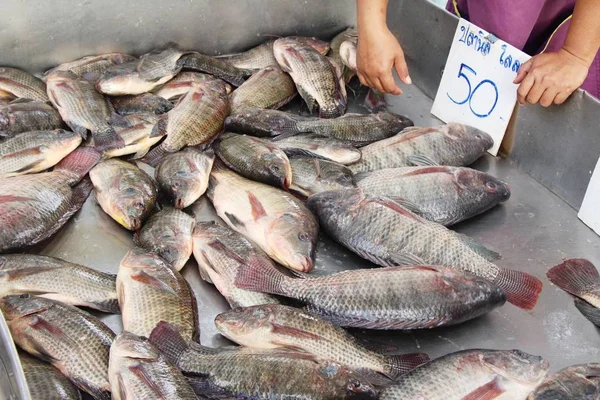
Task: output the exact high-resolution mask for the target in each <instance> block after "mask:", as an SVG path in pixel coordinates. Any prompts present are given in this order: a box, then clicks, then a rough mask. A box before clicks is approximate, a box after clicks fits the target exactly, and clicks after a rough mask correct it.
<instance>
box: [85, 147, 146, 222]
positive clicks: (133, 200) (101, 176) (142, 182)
mask: <svg viewBox="0 0 600 400" xmlns="http://www.w3.org/2000/svg"><path fill="white" fill-rule="evenodd" d="M90 178H91V180H92V184H93V185H94V189H95V190H96V200H97V201H98V204H100V207H102V210H104V212H105V213H106V214H108V215H109V216H110V217H111V218H112V219H114V220H115V221H117V222H118V223H119V224H120V225H121V226H123V227H124V228H126V229H129V230H131V231H135V230H137V229H140V227H141V226H142V223H143V222H144V220H145V219H146V217H148V215H149V214H150V212H151V211H152V209H153V208H154V203H155V202H156V197H157V193H158V190H157V188H156V184H155V183H154V181H153V180H152V178H151V177H150V176H149V175H148V174H147V173H145V172H144V171H142V170H141V169H139V168H138V167H137V166H135V165H134V164H132V163H129V162H126V161H122V160H119V159H116V158H113V159H110V160H106V161H103V162H101V163H100V164H98V165H96V166H95V167H94V168H93V169H92V170H91V171H90Z"/></svg>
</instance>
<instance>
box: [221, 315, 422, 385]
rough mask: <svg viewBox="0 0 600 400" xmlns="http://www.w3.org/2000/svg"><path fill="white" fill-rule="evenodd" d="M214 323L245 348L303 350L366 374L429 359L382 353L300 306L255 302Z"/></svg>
mask: <svg viewBox="0 0 600 400" xmlns="http://www.w3.org/2000/svg"><path fill="white" fill-rule="evenodd" d="M215 325H216V327H217V329H218V330H219V332H221V334H222V335H223V336H225V337H226V338H228V339H230V340H233V341H234V342H236V343H238V344H240V345H242V346H248V347H255V348H261V349H274V348H279V347H284V348H290V349H295V350H302V351H305V352H307V353H310V354H314V355H315V356H317V357H320V358H324V359H328V360H332V361H334V362H338V363H340V364H342V365H346V366H348V367H350V368H352V369H354V370H356V371H359V372H361V373H363V375H365V376H369V375H372V374H373V373H375V375H377V374H382V375H384V376H386V377H388V378H391V379H395V378H396V377H397V376H398V375H401V374H404V373H406V372H408V371H410V370H411V369H413V368H415V367H417V366H419V365H421V364H423V363H425V362H427V361H429V357H428V356H427V355H426V354H422V353H415V354H403V355H394V356H384V355H382V354H378V353H375V352H373V351H371V350H368V349H366V348H365V347H364V346H362V345H361V344H360V343H359V342H358V340H356V338H354V337H353V336H351V335H349V334H348V333H347V332H346V331H345V330H344V329H342V328H339V327H337V326H335V325H333V324H332V323H331V322H329V321H326V320H324V319H322V318H320V317H318V316H316V315H314V314H310V313H307V312H306V311H303V310H301V309H299V308H295V307H288V306H283V305H278V304H269V305H257V306H253V307H248V308H242V309H236V310H232V311H228V312H224V313H222V314H219V315H217V317H216V318H215Z"/></svg>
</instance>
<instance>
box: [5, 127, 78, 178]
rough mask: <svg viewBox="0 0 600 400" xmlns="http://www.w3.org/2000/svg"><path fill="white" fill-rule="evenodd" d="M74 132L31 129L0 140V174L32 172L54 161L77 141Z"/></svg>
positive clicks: (43, 168) (46, 167)
mask: <svg viewBox="0 0 600 400" xmlns="http://www.w3.org/2000/svg"><path fill="white" fill-rule="evenodd" d="M81 140H82V139H81V136H79V135H78V134H76V133H73V132H70V131H65V130H63V129H57V130H54V131H31V132H23V133H19V134H18V135H17V136H15V137H13V138H10V139H7V140H5V141H4V142H1V143H0V178H8V177H11V176H17V175H24V174H32V173H35V172H41V171H44V170H46V169H48V168H50V167H53V166H54V165H56V164H57V163H58V162H59V161H60V160H62V159H63V158H65V157H66V156H67V155H68V154H69V153H71V152H72V151H73V150H75V149H76V148H77V147H78V146H79V144H80V143H81Z"/></svg>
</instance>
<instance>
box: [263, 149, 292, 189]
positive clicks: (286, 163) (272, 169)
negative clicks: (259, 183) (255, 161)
mask: <svg viewBox="0 0 600 400" xmlns="http://www.w3.org/2000/svg"><path fill="white" fill-rule="evenodd" d="M261 160H262V163H263V164H264V166H265V169H266V171H267V174H268V176H267V177H266V178H267V179H268V181H269V182H270V183H272V184H273V185H275V186H278V187H282V188H284V189H288V188H289V187H290V185H291V183H292V166H291V164H290V160H289V159H288V158H287V156H286V155H285V153H284V152H283V151H281V150H280V149H279V148H275V149H273V150H272V151H269V152H265V153H264V154H263V155H262V157H261Z"/></svg>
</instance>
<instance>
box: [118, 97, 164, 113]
mask: <svg viewBox="0 0 600 400" xmlns="http://www.w3.org/2000/svg"><path fill="white" fill-rule="evenodd" d="M109 101H110V103H111V104H112V106H113V107H114V108H115V110H116V112H117V113H119V114H121V115H129V114H144V113H150V114H156V115H161V114H164V113H166V112H169V111H171V110H172V109H173V104H171V102H169V101H168V100H166V99H163V98H162V97H160V96H157V95H155V94H152V93H144V94H138V95H135V96H119V97H111V98H110V99H109Z"/></svg>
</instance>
